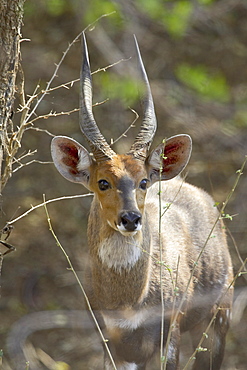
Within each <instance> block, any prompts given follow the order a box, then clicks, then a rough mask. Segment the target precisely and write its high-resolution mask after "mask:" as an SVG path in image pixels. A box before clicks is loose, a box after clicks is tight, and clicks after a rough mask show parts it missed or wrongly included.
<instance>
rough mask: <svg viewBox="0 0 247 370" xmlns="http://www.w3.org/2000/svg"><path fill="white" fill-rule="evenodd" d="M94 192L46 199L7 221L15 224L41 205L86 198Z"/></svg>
mask: <svg viewBox="0 0 247 370" xmlns="http://www.w3.org/2000/svg"><path fill="white" fill-rule="evenodd" d="M92 195H93V194H90V193H88V194H80V195H67V196H63V197H59V198H54V199H50V200H46V201H45V203H44V202H43V203H40V204H37V205H36V206H32V205H31V208H29V209H28V210H27V211H26V212H24V213H22V214H21V215H20V216H18V217H16V218H15V219H13V220H11V221H9V222H7V225H8V226H9V225H13V224H14V223H15V222H17V221H19V220H20V219H22V218H23V217H25V216H27V215H29V213H31V212H33V211H34V210H36V209H38V208H40V207H44V205H45V204H49V203H53V202H58V201H60V200H67V199H76V198H85V197H89V196H92Z"/></svg>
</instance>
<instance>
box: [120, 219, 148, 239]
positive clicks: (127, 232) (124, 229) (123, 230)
mask: <svg viewBox="0 0 247 370" xmlns="http://www.w3.org/2000/svg"><path fill="white" fill-rule="evenodd" d="M117 228H118V231H119V232H120V233H121V234H122V235H124V236H131V235H132V236H134V235H135V234H136V233H137V231H140V230H141V229H142V225H141V224H140V223H139V224H138V225H137V228H136V229H135V230H134V231H127V230H126V228H125V227H124V225H123V224H122V222H121V223H120V225H117Z"/></svg>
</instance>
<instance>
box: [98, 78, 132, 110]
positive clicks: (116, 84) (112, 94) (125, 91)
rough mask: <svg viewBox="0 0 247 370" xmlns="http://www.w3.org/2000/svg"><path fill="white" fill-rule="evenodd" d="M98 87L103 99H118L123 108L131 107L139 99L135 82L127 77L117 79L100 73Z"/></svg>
mask: <svg viewBox="0 0 247 370" xmlns="http://www.w3.org/2000/svg"><path fill="white" fill-rule="evenodd" d="M100 86H101V90H102V91H103V94H104V96H105V98H110V99H119V100H121V101H122V102H123V104H124V105H125V106H130V105H133V103H135V102H136V100H137V99H139V94H138V90H137V86H136V81H134V80H133V79H131V78H129V77H121V78H119V76H116V75H114V74H113V73H109V72H108V73H102V74H101V75H100Z"/></svg>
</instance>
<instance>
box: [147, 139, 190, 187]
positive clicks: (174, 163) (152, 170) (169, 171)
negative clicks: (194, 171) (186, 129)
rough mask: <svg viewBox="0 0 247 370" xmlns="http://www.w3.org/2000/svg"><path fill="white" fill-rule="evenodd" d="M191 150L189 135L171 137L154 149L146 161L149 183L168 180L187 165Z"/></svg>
mask: <svg viewBox="0 0 247 370" xmlns="http://www.w3.org/2000/svg"><path fill="white" fill-rule="evenodd" d="M191 149H192V140H191V137H190V136H189V135H177V136H173V137H171V138H169V139H167V140H165V142H164V143H162V144H160V145H159V146H158V147H157V148H156V149H154V150H153V151H152V152H151V154H150V155H149V157H148V158H147V159H146V163H147V166H148V173H149V176H150V179H151V182H152V183H154V182H155V181H159V180H160V179H161V180H170V179H172V178H173V177H175V176H177V175H178V174H179V173H180V172H181V171H182V170H183V169H184V167H185V166H186V165H187V163H188V161H189V159H190V155H191Z"/></svg>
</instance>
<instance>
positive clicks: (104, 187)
mask: <svg viewBox="0 0 247 370" xmlns="http://www.w3.org/2000/svg"><path fill="white" fill-rule="evenodd" d="M98 184H99V189H100V190H102V191H104V190H107V189H109V188H110V187H111V186H110V184H109V182H108V181H106V180H99V181H98Z"/></svg>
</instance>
